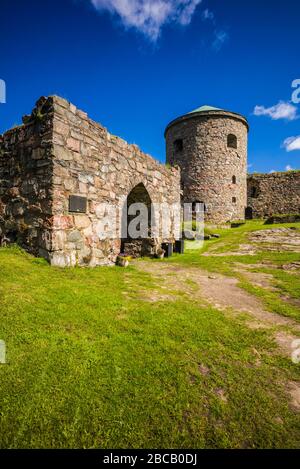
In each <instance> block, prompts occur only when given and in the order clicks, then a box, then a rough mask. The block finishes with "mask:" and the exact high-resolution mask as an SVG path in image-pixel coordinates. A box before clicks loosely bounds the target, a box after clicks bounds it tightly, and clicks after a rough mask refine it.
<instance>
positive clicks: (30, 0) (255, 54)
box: [0, 0, 300, 172]
mask: <svg viewBox="0 0 300 469" xmlns="http://www.w3.org/2000/svg"><path fill="white" fill-rule="evenodd" d="M0 8H1V9H0V12H1V29H0V40H1V42H0V44H1V62H0V79H2V80H5V82H6V88H7V96H6V104H0V133H2V132H3V131H5V130H6V129H8V128H10V127H11V126H13V125H15V124H17V123H20V122H21V116H22V115H23V114H26V113H29V112H30V111H31V109H32V107H33V105H34V103H35V101H36V100H37V99H38V98H39V97H40V96H41V95H49V94H58V95H60V96H63V97H65V98H67V99H68V100H70V101H71V102H73V103H74V104H76V105H77V106H78V107H79V108H81V109H83V110H85V111H87V112H88V114H89V116H90V117H91V118H93V119H94V120H96V121H98V122H100V123H101V124H103V125H104V126H105V127H107V128H108V130H109V131H110V132H112V133H113V134H116V135H119V136H121V137H123V138H124V139H125V140H127V141H129V142H130V143H137V144H138V145H139V146H140V147H141V148H142V149H143V150H144V151H146V152H148V153H150V154H152V155H153V156H154V157H156V158H157V159H159V160H161V161H164V160H165V143H164V137H163V133H164V129H165V127H166V125H167V124H168V122H169V121H170V120H172V119H174V118H175V117H177V116H179V115H182V114H184V113H186V112H188V111H191V110H193V109H195V108H197V107H199V106H201V105H203V104H209V105H212V106H217V107H221V108H224V109H228V110H232V111H235V112H240V113H242V114H244V115H245V116H246V117H247V118H248V120H249V123H250V134H249V171H250V172H254V171H257V172H269V171H271V170H281V171H282V170H284V169H285V168H294V169H297V168H299V167H300V165H299V162H300V120H298V114H299V115H300V103H299V104H297V103H291V99H292V92H293V91H295V90H297V88H295V89H293V88H292V86H291V85H292V82H293V80H296V79H300V66H299V59H300V37H299V18H300V2H296V1H295V0H285V1H282V0H272V1H271V0H265V1H262V0H260V1H259V0H251V1H248V0H245V1H239V0H223V1H221V0H202V1H201V0H151V1H150V0H43V1H40V0H1V7H0ZM297 86H298V87H300V82H299V85H297ZM298 96H299V97H300V93H299V95H298ZM255 114H256V115H255ZM284 142H285V143H284ZM287 150H289V151H287Z"/></svg>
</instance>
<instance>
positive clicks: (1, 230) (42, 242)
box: [0, 100, 53, 258]
mask: <svg viewBox="0 0 300 469" xmlns="http://www.w3.org/2000/svg"><path fill="white" fill-rule="evenodd" d="M37 104H38V106H37V107H36V108H35V109H34V110H33V112H32V114H31V116H25V117H24V124H23V125H21V126H18V127H15V128H13V129H11V130H9V131H8V132H6V133H5V134H4V135H3V136H0V244H1V245H5V244H7V243H11V242H18V243H19V244H20V245H21V246H22V247H24V248H26V249H27V250H28V251H29V252H31V253H32V254H34V255H42V256H44V257H46V258H48V251H49V250H50V249H51V234H50V231H49V228H50V224H51V213H52V195H53V191H52V171H53V162H52V107H51V102H45V100H42V101H40V102H38V103H37ZM43 104H44V108H43Z"/></svg>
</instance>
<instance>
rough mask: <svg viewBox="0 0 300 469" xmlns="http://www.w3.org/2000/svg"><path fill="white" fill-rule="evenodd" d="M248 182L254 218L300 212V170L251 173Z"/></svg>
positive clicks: (249, 204) (249, 201) (249, 198)
mask: <svg viewBox="0 0 300 469" xmlns="http://www.w3.org/2000/svg"><path fill="white" fill-rule="evenodd" d="M247 182H248V207H249V208H250V209H251V210H249V214H250V215H251V212H252V216H253V218H263V217H269V216H272V215H279V214H288V213H290V214H299V213H300V171H287V172H284V173H271V174H251V175H249V176H248V181H247Z"/></svg>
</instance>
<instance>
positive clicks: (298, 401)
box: [288, 381, 300, 411]
mask: <svg viewBox="0 0 300 469" xmlns="http://www.w3.org/2000/svg"><path fill="white" fill-rule="evenodd" d="M288 392H289V394H290V396H291V404H292V406H293V408H294V409H295V410H297V411H300V383H297V382H294V381H290V382H289V384H288Z"/></svg>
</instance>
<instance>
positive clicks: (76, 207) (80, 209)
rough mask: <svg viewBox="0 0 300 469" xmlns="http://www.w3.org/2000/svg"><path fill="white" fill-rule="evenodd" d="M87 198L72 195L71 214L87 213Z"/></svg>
mask: <svg viewBox="0 0 300 469" xmlns="http://www.w3.org/2000/svg"><path fill="white" fill-rule="evenodd" d="M86 208H87V198H86V197H80V196H79V195H70V197H69V212H75V213H86Z"/></svg>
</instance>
